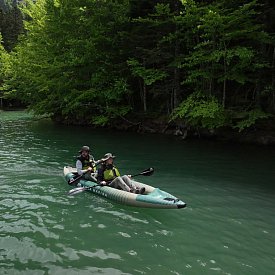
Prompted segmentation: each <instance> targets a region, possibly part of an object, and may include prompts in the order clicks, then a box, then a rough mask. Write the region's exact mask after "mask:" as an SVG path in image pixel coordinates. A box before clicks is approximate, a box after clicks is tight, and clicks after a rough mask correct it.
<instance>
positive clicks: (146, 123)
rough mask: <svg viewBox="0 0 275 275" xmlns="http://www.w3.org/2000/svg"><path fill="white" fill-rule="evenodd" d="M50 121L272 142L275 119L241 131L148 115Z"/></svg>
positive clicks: (179, 135)
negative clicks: (102, 122) (100, 121)
mask: <svg viewBox="0 0 275 275" xmlns="http://www.w3.org/2000/svg"><path fill="white" fill-rule="evenodd" d="M53 121H54V122H55V123H58V124H65V125H78V126H83V127H92V128H98V127H99V128H105V129H114V130H118V131H126V132H135V133H140V134H142V133H148V134H162V135H173V136H175V137H177V138H178V139H179V140H183V141H184V140H193V139H202V140H204V139H205V140H216V141H219V142H229V143H246V144H257V145H268V146H274V145H275V127H274V125H275V121H274V120H266V121H264V123H263V122H261V123H257V124H255V125H254V126H253V127H252V128H249V129H246V130H244V131H242V132H239V131H237V130H233V129H231V128H229V127H223V128H219V129H212V130H209V129H203V128H192V127H187V126H186V125H184V124H183V123H182V122H179V123H178V124H176V123H175V122H171V123H169V122H167V120H166V119H161V118H152V119H148V117H145V118H144V119H141V120H137V118H136V117H131V118H129V119H121V120H116V121H113V123H112V125H108V126H96V127H95V125H93V124H90V123H89V122H87V121H86V122H85V121H75V120H66V121H65V120H63V119H62V118H57V117H56V118H54V119H53Z"/></svg>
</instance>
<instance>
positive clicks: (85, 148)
mask: <svg viewBox="0 0 275 275" xmlns="http://www.w3.org/2000/svg"><path fill="white" fill-rule="evenodd" d="M83 151H87V152H90V147H89V146H86V145H85V146H82V147H81V149H80V150H79V151H78V153H79V154H81V153H82V152H83Z"/></svg>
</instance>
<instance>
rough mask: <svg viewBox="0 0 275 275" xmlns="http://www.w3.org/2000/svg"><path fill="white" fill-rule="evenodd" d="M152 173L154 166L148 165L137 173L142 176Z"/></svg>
mask: <svg viewBox="0 0 275 275" xmlns="http://www.w3.org/2000/svg"><path fill="white" fill-rule="evenodd" d="M153 173H154V168H152V167H150V168H148V169H146V170H144V171H142V172H141V173H140V174H139V175H142V176H151V175H152V174H153Z"/></svg>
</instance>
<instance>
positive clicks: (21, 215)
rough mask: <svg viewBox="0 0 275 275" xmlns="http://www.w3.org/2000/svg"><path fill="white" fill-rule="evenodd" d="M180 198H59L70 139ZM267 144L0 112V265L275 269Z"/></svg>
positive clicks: (72, 145)
mask: <svg viewBox="0 0 275 275" xmlns="http://www.w3.org/2000/svg"><path fill="white" fill-rule="evenodd" d="M84 144H85V145H90V146H91V147H92V148H93V154H94V156H95V157H96V158H100V157H101V156H102V155H103V154H104V153H106V152H112V153H114V154H115V155H117V159H116V163H117V165H118V166H119V168H120V170H121V172H122V173H127V174H131V173H138V172H140V171H142V170H144V169H146V168H148V167H151V166H152V167H154V168H155V174H154V175H153V176H151V177H140V178H139V180H142V181H144V182H145V183H148V184H151V185H153V186H156V187H160V188H161V189H164V190H166V191H168V192H170V193H172V194H174V195H176V196H178V197H180V198H181V199H182V200H184V201H185V202H186V203H187V204H188V206H187V207H186V208H185V209H175V210H171V209H168V210H162V209H143V208H133V207H127V206H122V205H118V204H115V203H113V202H111V201H107V200H105V199H104V198H101V197H97V196H95V195H93V194H90V193H89V194H88V193H81V194H78V195H76V196H74V197H68V196H67V195H66V192H67V191H68V190H69V188H70V187H69V186H68V185H67V184H66V182H65V180H64V179H63V175H62V169H63V166H64V165H73V164H74V161H75V160H74V156H75V155H76V154H77V151H78V150H79V148H80V147H81V146H82V145H84ZM274 157H275V148H272V147H258V146H248V145H228V144H219V143H210V142H203V141H188V140H187V141H179V140H177V139H175V138H174V137H167V136H159V135H136V134H134V133H122V132H115V133H114V132H110V131H102V130H100V131H95V130H91V129H85V128H83V127H72V126H57V125H54V124H53V123H51V122H50V121H47V120H34V119H32V118H31V117H30V115H28V114H26V113H24V112H1V111H0V168H1V172H0V215H1V219H0V274H28V275H29V274H66V275H70V274H81V275H82V274H84V275H85V274H112V275H113V274H153V275H154V274H160V275H162V274H163V275H166V274H275V214H274V213H275V187H274V186H275V165H274Z"/></svg>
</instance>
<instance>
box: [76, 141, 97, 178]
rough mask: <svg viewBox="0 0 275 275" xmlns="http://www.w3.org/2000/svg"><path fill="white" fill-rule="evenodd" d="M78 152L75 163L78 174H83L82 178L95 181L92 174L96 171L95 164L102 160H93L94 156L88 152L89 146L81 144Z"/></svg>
mask: <svg viewBox="0 0 275 275" xmlns="http://www.w3.org/2000/svg"><path fill="white" fill-rule="evenodd" d="M79 154H80V155H79V156H78V157H77V160H76V164H75V166H76V170H77V173H78V175H79V176H81V175H83V178H84V179H86V180H92V181H96V179H95V177H94V176H93V174H94V173H95V172H96V165H98V164H99V163H101V162H102V160H101V159H100V160H98V161H95V159H94V157H93V156H92V155H91V154H90V147H89V146H82V148H81V149H80V151H79Z"/></svg>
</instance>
